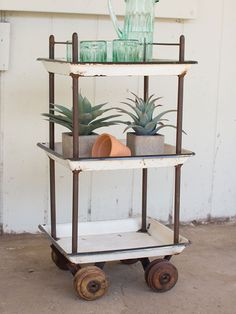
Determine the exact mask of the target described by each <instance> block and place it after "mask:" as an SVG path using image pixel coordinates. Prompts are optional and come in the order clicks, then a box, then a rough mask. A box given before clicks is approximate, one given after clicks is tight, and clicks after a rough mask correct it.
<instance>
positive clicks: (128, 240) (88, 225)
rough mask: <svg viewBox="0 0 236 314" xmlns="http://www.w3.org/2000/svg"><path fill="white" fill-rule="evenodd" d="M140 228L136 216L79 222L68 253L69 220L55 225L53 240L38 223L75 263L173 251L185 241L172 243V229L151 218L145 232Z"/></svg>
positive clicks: (48, 229) (132, 257) (184, 239)
mask: <svg viewBox="0 0 236 314" xmlns="http://www.w3.org/2000/svg"><path fill="white" fill-rule="evenodd" d="M140 228H141V219H140V218H130V219H122V220H111V221H96V222H84V223H80V224H79V237H78V252H77V254H72V250H71V243H72V238H71V234H72V226H71V224H58V225H57V240H55V239H53V238H52V237H51V227H50V226H48V225H39V229H40V230H41V231H43V232H44V233H46V234H47V236H48V237H49V239H50V240H51V242H52V244H53V245H54V246H55V247H56V248H57V249H58V250H59V251H60V252H61V253H62V254H63V255H64V256H65V257H66V258H67V259H68V260H69V261H71V262H72V263H75V264H86V263H97V262H105V261H106V262H107V261H114V260H124V259H136V258H144V257H155V256H166V255H175V254H179V253H181V252H182V251H183V250H184V249H185V247H186V246H187V245H189V241H188V240H187V239H186V238H184V237H182V236H180V238H179V243H178V244H173V231H172V230H171V229H169V228H168V227H166V226H164V225H163V224H161V223H160V222H158V221H156V220H155V219H151V218H149V219H148V229H147V232H146V233H143V232H140V231H139V230H140Z"/></svg>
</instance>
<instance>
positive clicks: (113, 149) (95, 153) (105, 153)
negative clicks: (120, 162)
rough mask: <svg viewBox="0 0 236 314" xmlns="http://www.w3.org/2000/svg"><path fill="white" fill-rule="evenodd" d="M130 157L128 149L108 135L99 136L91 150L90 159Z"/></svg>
mask: <svg viewBox="0 0 236 314" xmlns="http://www.w3.org/2000/svg"><path fill="white" fill-rule="evenodd" d="M122 156H131V151H130V149H129V148H128V147H127V146H125V145H124V144H122V143H121V142H120V141H119V140H117V139H116V138H115V137H114V136H112V135H110V134H106V133H104V134H102V135H100V136H99V137H98V138H97V140H96V142H95V144H94V145H93V149H92V157H122Z"/></svg>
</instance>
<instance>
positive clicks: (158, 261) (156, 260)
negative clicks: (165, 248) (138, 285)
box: [144, 258, 163, 285]
mask: <svg viewBox="0 0 236 314" xmlns="http://www.w3.org/2000/svg"><path fill="white" fill-rule="evenodd" d="M162 261H163V259H162V258H158V259H155V260H153V261H152V262H151V263H150V264H149V265H148V267H147V268H146V269H145V273H144V277H145V281H146V283H147V285H148V274H149V271H150V269H151V268H152V267H153V265H155V264H157V263H160V262H162Z"/></svg>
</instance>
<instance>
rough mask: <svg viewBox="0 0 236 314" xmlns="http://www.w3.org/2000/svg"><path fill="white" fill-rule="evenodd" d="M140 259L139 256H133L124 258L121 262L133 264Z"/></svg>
mask: <svg viewBox="0 0 236 314" xmlns="http://www.w3.org/2000/svg"><path fill="white" fill-rule="evenodd" d="M138 261H139V260H138V259H137V258H132V259H122V260H121V263H122V264H125V265H133V264H135V263H137V262H138Z"/></svg>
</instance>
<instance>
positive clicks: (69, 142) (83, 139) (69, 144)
mask: <svg viewBox="0 0 236 314" xmlns="http://www.w3.org/2000/svg"><path fill="white" fill-rule="evenodd" d="M97 138H98V135H97V134H93V135H81V136H79V138H78V142H79V157H82V158H85V157H91V156H92V147H93V144H94V143H95V141H96V139H97ZM62 154H63V157H64V158H73V136H72V133H70V132H68V133H62Z"/></svg>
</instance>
